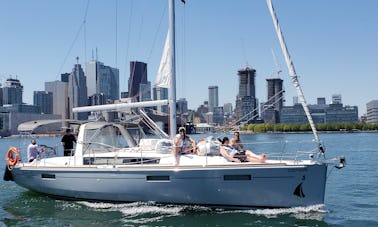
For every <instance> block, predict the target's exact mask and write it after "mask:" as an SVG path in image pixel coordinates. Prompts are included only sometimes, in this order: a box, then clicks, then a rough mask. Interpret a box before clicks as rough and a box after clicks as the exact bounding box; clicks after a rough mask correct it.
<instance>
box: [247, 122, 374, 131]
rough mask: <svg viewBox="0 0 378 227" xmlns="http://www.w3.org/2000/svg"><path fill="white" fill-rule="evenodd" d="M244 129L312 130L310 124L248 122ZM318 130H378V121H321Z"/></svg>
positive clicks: (317, 125)
mask: <svg viewBox="0 0 378 227" xmlns="http://www.w3.org/2000/svg"><path fill="white" fill-rule="evenodd" d="M240 129H241V130H242V131H252V132H256V133H264V132H307V131H311V127H310V124H308V123H307V124H272V123H264V124H248V125H246V126H243V127H241V128H240ZM316 129H317V130H318V131H330V132H331V131H332V132H335V131H347V132H351V131H377V130H378V123H362V122H358V123H349V122H343V123H320V124H316Z"/></svg>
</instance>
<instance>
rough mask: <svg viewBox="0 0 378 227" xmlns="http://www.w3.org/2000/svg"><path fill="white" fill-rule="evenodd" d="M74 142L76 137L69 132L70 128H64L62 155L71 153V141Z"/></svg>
mask: <svg viewBox="0 0 378 227" xmlns="http://www.w3.org/2000/svg"><path fill="white" fill-rule="evenodd" d="M74 142H75V143H76V138H75V136H74V135H72V134H71V129H69V128H68V129H66V134H65V135H64V136H63V137H62V140H61V143H62V145H63V148H64V156H71V155H73V153H72V152H73V143H74Z"/></svg>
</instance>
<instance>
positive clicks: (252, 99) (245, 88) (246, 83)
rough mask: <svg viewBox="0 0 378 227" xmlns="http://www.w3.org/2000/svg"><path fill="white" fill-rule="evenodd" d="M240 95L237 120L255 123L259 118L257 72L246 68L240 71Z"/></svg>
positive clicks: (237, 103)
mask: <svg viewBox="0 0 378 227" xmlns="http://www.w3.org/2000/svg"><path fill="white" fill-rule="evenodd" d="M238 76H239V93H238V95H237V96H236V107H235V116H236V119H241V118H242V117H246V118H245V119H246V120H247V121H248V122H253V121H254V120H255V119H257V117H258V110H257V98H256V90H255V76H256V70H255V69H252V68H249V67H246V68H245V69H241V70H239V71H238Z"/></svg>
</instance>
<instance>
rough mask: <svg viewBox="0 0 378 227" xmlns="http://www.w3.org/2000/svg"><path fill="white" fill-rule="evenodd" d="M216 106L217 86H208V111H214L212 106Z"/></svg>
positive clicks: (217, 104)
mask: <svg viewBox="0 0 378 227" xmlns="http://www.w3.org/2000/svg"><path fill="white" fill-rule="evenodd" d="M217 106H219V103H218V86H209V112H214V107H217Z"/></svg>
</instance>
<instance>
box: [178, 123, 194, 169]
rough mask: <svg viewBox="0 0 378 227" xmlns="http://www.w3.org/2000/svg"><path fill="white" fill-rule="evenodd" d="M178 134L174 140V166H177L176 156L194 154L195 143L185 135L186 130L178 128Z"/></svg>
mask: <svg viewBox="0 0 378 227" xmlns="http://www.w3.org/2000/svg"><path fill="white" fill-rule="evenodd" d="M178 131H179V134H178V135H176V138H175V156H176V164H178V156H179V155H180V154H191V153H196V150H195V149H196V147H197V146H196V141H195V140H194V139H192V138H191V137H190V136H188V135H186V129H185V128H184V127H180V128H179V130H178Z"/></svg>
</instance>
